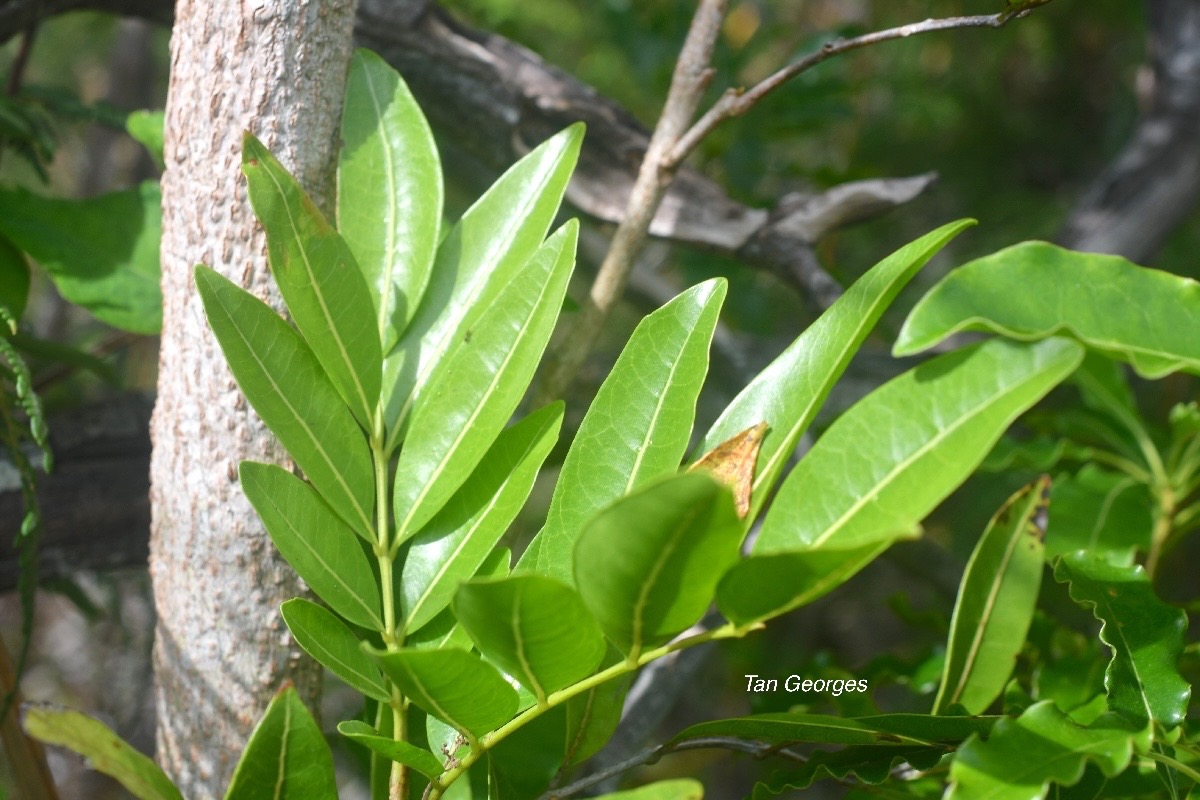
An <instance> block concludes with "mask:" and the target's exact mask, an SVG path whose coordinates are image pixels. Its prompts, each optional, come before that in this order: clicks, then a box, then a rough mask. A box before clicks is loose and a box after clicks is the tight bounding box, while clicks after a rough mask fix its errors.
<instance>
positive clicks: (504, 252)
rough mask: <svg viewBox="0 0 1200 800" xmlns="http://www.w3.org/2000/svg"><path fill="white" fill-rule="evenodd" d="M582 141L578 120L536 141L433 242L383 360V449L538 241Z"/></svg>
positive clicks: (555, 210)
mask: <svg viewBox="0 0 1200 800" xmlns="http://www.w3.org/2000/svg"><path fill="white" fill-rule="evenodd" d="M582 140H583V126H582V125H573V126H571V127H570V128H567V129H566V130H564V131H562V132H561V133H559V134H558V135H556V136H554V137H552V138H550V139H548V140H547V141H545V142H543V143H542V144H541V145H539V146H538V147H537V148H535V149H534V150H533V152H531V153H529V155H527V156H525V157H524V158H522V159H521V160H520V161H519V162H517V163H516V164H515V165H514V166H513V167H512V168H511V169H509V170H508V171H507V172H506V173H504V175H502V176H501V177H500V178H499V179H498V180H497V181H496V183H494V184H493V185H492V187H491V189H489V190H488V191H487V193H485V194H484V195H483V197H481V198H479V200H478V201H476V203H475V204H474V205H473V206H471V208H470V209H468V210H467V212H466V213H465V214H463V217H462V219H461V220H459V222H458V224H457V225H455V226H454V228H453V229H452V230H451V231H450V233H449V234H448V235H447V236H446V239H445V241H443V242H442V243H441V245H440V246H439V247H438V252H437V256H436V258H435V259H434V266H433V271H432V274H431V276H430V280H429V286H428V288H427V289H426V291H425V295H424V297H423V298H422V299H421V303H420V305H419V306H418V307H417V312H416V315H415V316H414V317H413V318H412V322H411V323H410V325H409V326H408V328H407V329H406V330H405V332H404V335H403V336H401V337H400V342H399V343H398V344H397V346H396V348H395V350H394V351H392V352H391V353H389V354H388V357H387V359H386V361H385V363H384V382H383V387H384V388H383V392H384V406H385V409H386V411H385V415H384V416H385V420H386V423H387V429H388V449H389V450H391V449H393V448H394V447H395V445H396V444H398V443H399V437H400V436H401V435H402V434H403V432H404V431H405V430H406V429H407V424H405V425H402V424H401V422H403V421H405V420H406V418H407V417H408V413H409V411H410V410H411V408H412V405H413V402H414V400H415V399H416V397H417V395H418V394H419V393H420V392H421V391H423V390H424V388H425V387H426V386H427V385H428V384H429V383H430V382H431V381H430V377H431V374H432V372H433V370H434V367H435V366H436V365H439V364H442V363H444V362H445V360H446V359H445V356H446V354H447V353H448V352H450V351H451V350H453V349H456V348H457V347H458V346H461V345H462V344H463V340H464V338H465V337H464V335H463V334H464V333H465V332H466V331H468V330H470V329H471V327H472V326H473V325H474V323H475V321H476V320H477V319H478V318H479V317H480V315H481V314H482V313H483V312H484V311H485V310H486V309H487V308H489V307H490V305H491V303H492V301H494V299H495V297H496V295H497V293H498V292H499V291H500V290H501V289H502V288H503V287H504V286H505V285H507V284H508V282H509V281H510V280H512V278H513V276H514V275H515V274H516V273H517V272H518V271H519V270H520V269H521V267H522V266H523V265H524V264H525V262H526V261H528V260H529V258H530V257H531V256H532V255H533V254H534V252H536V251H537V249H538V247H539V246H540V245H541V243H542V240H543V238H545V236H546V231H548V230H549V229H550V223H551V222H553V221H554V216H555V214H557V213H558V206H559V204H560V203H561V202H562V196H563V193H564V192H565V191H566V188H567V182H568V180H569V179H570V177H571V172H572V170H573V169H574V168H575V161H576V159H577V158H578V157H579V146H580V143H581V142H582ZM443 368H444V367H443Z"/></svg>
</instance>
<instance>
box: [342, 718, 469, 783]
mask: <svg viewBox="0 0 1200 800" xmlns="http://www.w3.org/2000/svg"><path fill="white" fill-rule="evenodd" d="M337 729H338V733H340V734H341V735H342V736H345V737H346V738H347V739H353V740H354V741H356V742H358V743H359V744H361V745H362V746H363V747H366V748H368V749H369V750H371V751H372V752H375V753H378V754H379V755H381V756H383V757H384V758H386V759H388V760H389V761H396V762H399V763H401V764H404V765H405V766H407V767H412V768H413V769H415V770H416V771H417V772H419V773H421V774H422V775H424V776H425V777H427V778H436V777H437V776H438V775H441V774H442V773H443V772H444V771H445V769H444V768H443V767H442V762H440V761H438V760H437V758H436V757H435V756H434V755H433V753H431V752H429V751H428V750H423V749H421V748H420V747H417V746H416V745H412V744H409V743H408V742H400V741H396V740H395V739H393V738H392V737H390V736H381V735H380V734H379V731H377V730H375V729H374V728H372V727H371V726H370V725H368V724H367V723H365V722H362V721H361V720H356V719H353V720H346V721H345V722H339V723H338V726H337Z"/></svg>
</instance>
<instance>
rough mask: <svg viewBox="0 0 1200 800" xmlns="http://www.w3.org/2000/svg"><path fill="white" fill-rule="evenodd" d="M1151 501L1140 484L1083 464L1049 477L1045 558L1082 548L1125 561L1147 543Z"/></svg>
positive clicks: (1126, 563) (1130, 560)
mask: <svg viewBox="0 0 1200 800" xmlns="http://www.w3.org/2000/svg"><path fill="white" fill-rule="evenodd" d="M1151 508H1153V502H1152V500H1151V497H1150V490H1149V488H1148V487H1147V486H1146V484H1144V483H1141V482H1139V481H1136V480H1134V479H1133V478H1131V477H1129V476H1128V475H1124V474H1120V473H1115V472H1109V471H1107V470H1103V469H1100V468H1099V467H1097V466H1096V465H1095V464H1087V465H1085V466H1084V467H1083V468H1082V469H1080V470H1079V472H1077V473H1076V474H1074V475H1062V476H1060V477H1057V478H1055V479H1054V487H1053V488H1052V489H1051V490H1050V525H1049V528H1048V529H1047V532H1046V558H1047V559H1053V558H1054V557H1055V556H1060V555H1065V554H1067V553H1073V552H1075V551H1076V550H1086V551H1087V552H1089V553H1091V554H1092V555H1093V556H1096V557H1099V558H1102V559H1104V560H1105V561H1108V562H1110V563H1113V564H1119V565H1121V566H1125V567H1129V566H1132V565H1133V563H1134V558H1135V556H1136V555H1137V553H1138V552H1139V551H1141V552H1146V551H1147V550H1148V549H1149V547H1150V532H1151V528H1152V525H1153V518H1152V515H1151Z"/></svg>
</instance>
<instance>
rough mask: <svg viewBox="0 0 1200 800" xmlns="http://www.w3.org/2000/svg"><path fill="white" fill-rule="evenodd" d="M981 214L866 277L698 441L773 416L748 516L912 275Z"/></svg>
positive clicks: (710, 442)
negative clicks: (860, 347) (856, 353)
mask: <svg viewBox="0 0 1200 800" xmlns="http://www.w3.org/2000/svg"><path fill="white" fill-rule="evenodd" d="M974 224H975V221H974V220H969V219H967V220H959V221H958V222H952V223H950V224H948V225H943V226H942V227H940V228H938V229H937V230H935V231H932V232H931V233H928V234H926V235H925V236H922V237H921V238H920V239H917V240H916V241H915V242H912V243H911V244H908V245H905V246H904V247H902V248H900V249H899V250H897V251H896V252H895V253H893V254H892V255H890V256H888V257H887V258H885V259H884V260H883V261H881V262H879V264H877V265H876V266H874V267H873V268H872V269H871V270H870V271H869V272H867V273H866V274H864V275H863V276H862V277H861V278H859V279H858V280H857V281H856V282H855V283H854V285H853V286H851V287H850V288H849V289H848V290H847V291H846V293H845V294H844V295H842V297H841V298H840V299H839V300H838V301H837V302H836V303H834V304H833V306H831V307H830V308H829V310H828V311H826V312H825V313H824V314H822V315H821V317H820V319H818V320H817V321H816V322H814V323H813V324H812V325H811V326H809V328H808V330H806V331H805V332H804V333H803V334H801V335H800V336H799V338H797V339H796V341H794V342H793V343H792V344H791V345H790V346H789V347H788V348H787V350H785V351H784V352H783V353H782V354H781V355H780V356H779V357H778V358H776V359H775V360H774V361H773V362H771V365H770V366H768V367H767V368H766V369H764V370H763V371H762V372H761V373H759V375H758V376H757V377H756V378H755V379H754V380H753V381H751V382H750V384H749V385H748V386H747V387H746V388H745V389H743V390H742V392H741V393H740V394H738V396H737V397H736V398H735V399H734V400H733V402H732V403H730V404H729V407H728V408H726V409H725V411H724V412H723V413H722V414H721V416H720V418H719V419H718V420H717V421H716V423H715V424H714V425H713V426H712V428H711V429H710V430H709V431H708V433H707V434H705V436H704V439H703V440H702V441H701V442H700V444H699V445H698V446H697V447H696V451H695V452H696V453H699V454H703V453H707V452H708V451H710V450H712V449H713V448H714V447H716V446H717V445H718V444H720V443H721V442H724V441H727V440H728V439H730V438H731V437H732V436H734V435H735V434H737V433H738V432H739V431H743V430H745V429H746V428H749V427H751V426H752V425H757V424H758V423H760V422H766V423H767V425H768V426H769V431H768V432H767V434H766V436H765V437H764V439H763V442H762V450H761V452H760V454H759V458H758V470H757V473H756V477H755V479H754V487H753V492H752V495H751V500H750V513H749V514H748V516H747V519H750V520H753V519H754V518H755V517H756V516H757V515H758V512H759V509H761V508H762V506H763V503H765V502H766V499H767V495H768V494H769V492H770V489H771V487H772V486H773V485H774V483H775V481H776V480H777V479H778V477H779V473H780V472H781V471H782V470H783V466H784V464H786V463H787V460H788V458H789V457H790V456H791V455H792V451H793V450H795V448H796V443H797V442H798V441H799V440H800V436H801V434H803V433H804V431H805V430H806V429H807V428H808V426H809V425H810V424H811V423H812V420H813V417H815V416H816V414H817V411H818V410H820V408H821V405H822V404H823V403H824V402H825V398H826V397H828V395H829V391H830V389H832V388H833V385H834V384H835V383H837V380H838V378H840V377H841V375H842V373H843V372H844V371H845V369H846V366H847V365H848V364H849V363H850V359H851V358H852V357H853V355H854V353H855V352H856V351H857V350H858V347H859V345H861V344H862V342H863V340H864V339H866V337H867V334H868V333H870V332H871V328H873V327H874V326H875V323H876V322H877V321H878V320H879V317H880V316H881V315H882V314H883V312H884V310H885V309H886V308H887V307H888V305H890V304H891V302H892V300H894V299H895V298H896V295H897V294H899V292H900V290H901V289H902V288H904V286H905V284H907V283H908V281H909V279H911V278H912V276H913V275H915V274H916V273H917V272H918V271H919V270H920V269H921V267H923V266H925V264H926V263H927V262H928V261H929V259H930V258H932V257H933V256H934V254H935V253H937V252H938V251H939V250H941V249H942V248H943V247H944V246H945V245H946V243H947V242H949V241H950V240H951V239H953V238H954V237H955V236H957V235H958V234H959V233H961V232H962V231H963V230H964V229H966V228H968V227H970V226H972V225H974Z"/></svg>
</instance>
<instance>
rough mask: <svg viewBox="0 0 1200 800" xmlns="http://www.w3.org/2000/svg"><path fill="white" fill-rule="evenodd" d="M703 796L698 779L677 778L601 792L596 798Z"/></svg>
mask: <svg viewBox="0 0 1200 800" xmlns="http://www.w3.org/2000/svg"><path fill="white" fill-rule="evenodd" d="M703 797H704V786H703V785H702V784H701V783H700V781H694V780H692V779H690V778H678V779H676V780H670V781H657V782H655V783H648V784H646V785H645V786H639V787H638V788H636V789H628V790H626V791H624V792H612V793H610V794H602V795H600V797H599V798H598V800H701V798H703Z"/></svg>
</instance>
